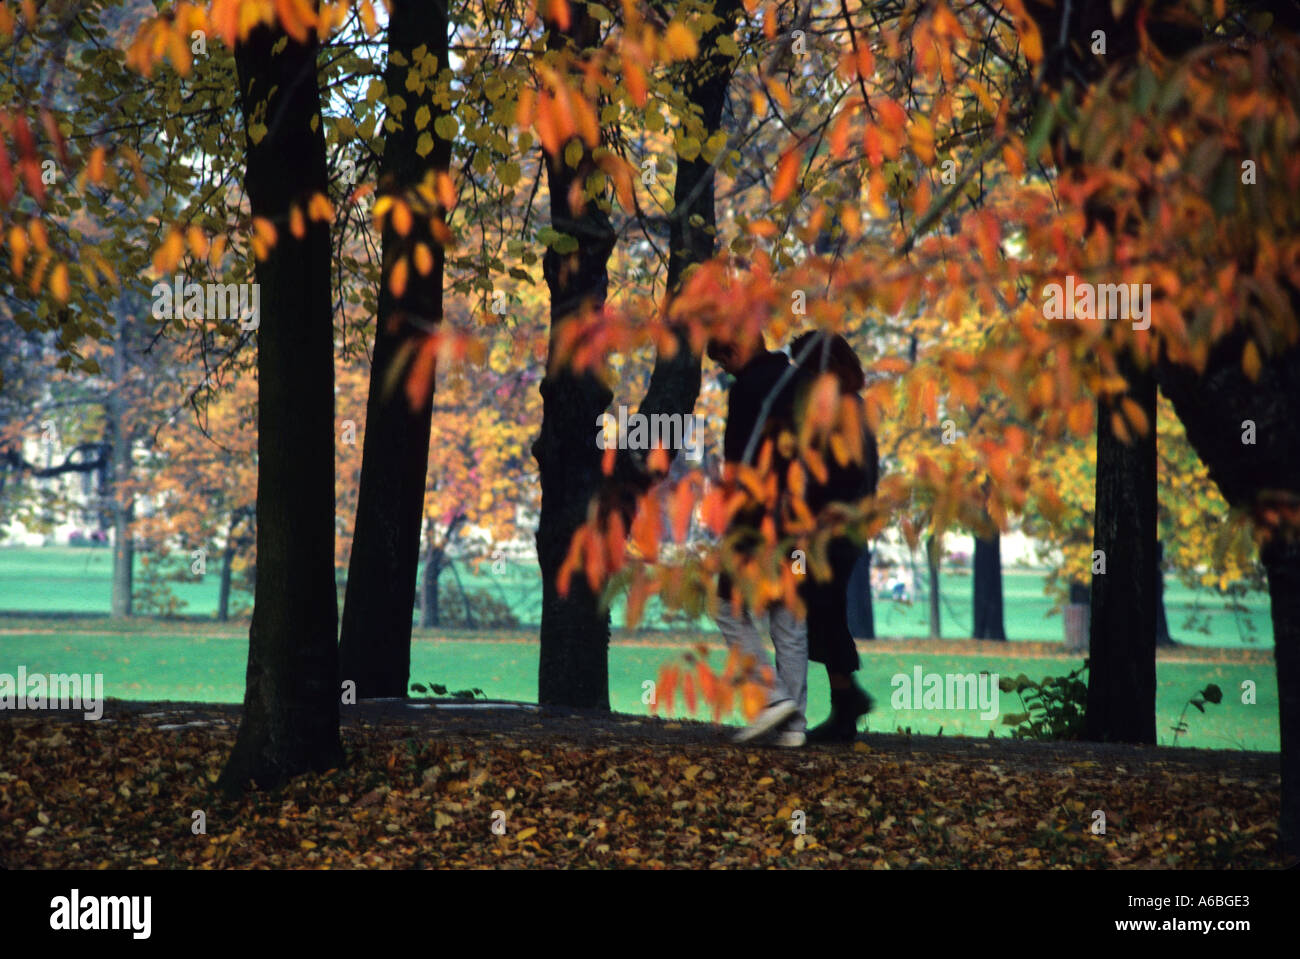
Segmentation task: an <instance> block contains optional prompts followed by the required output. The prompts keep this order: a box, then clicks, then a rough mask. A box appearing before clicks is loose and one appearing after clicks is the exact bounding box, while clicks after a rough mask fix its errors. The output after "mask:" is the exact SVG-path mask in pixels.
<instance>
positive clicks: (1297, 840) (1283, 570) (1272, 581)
mask: <svg viewBox="0 0 1300 959" xmlns="http://www.w3.org/2000/svg"><path fill="white" fill-rule="evenodd" d="M1260 558H1261V559H1262V560H1263V563H1264V569H1265V570H1267V571H1268V595H1269V599H1270V601H1271V604H1272V613H1273V644H1274V646H1273V649H1274V653H1273V655H1274V660H1275V662H1276V664H1277V694H1278V696H1277V698H1278V727H1279V731H1280V733H1281V749H1282V815H1281V819H1280V821H1279V822H1278V832H1279V833H1280V835H1281V838H1282V850H1283V853H1284V854H1285V855H1286V856H1287V857H1288V858H1289V860H1290V861H1291V862H1295V861H1296V860H1297V859H1298V858H1300V802H1297V801H1296V797H1297V796H1300V542H1298V541H1297V540H1295V539H1290V540H1287V539H1283V538H1282V537H1280V536H1279V537H1277V538H1275V539H1274V540H1273V541H1272V542H1270V543H1268V544H1267V545H1265V547H1264V548H1263V549H1262V550H1261V551H1260ZM1231 692H1232V691H1231V690H1229V695H1231Z"/></svg>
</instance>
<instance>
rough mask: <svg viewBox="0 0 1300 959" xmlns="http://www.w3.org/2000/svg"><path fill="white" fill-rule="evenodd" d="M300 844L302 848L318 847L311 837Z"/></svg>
mask: <svg viewBox="0 0 1300 959" xmlns="http://www.w3.org/2000/svg"><path fill="white" fill-rule="evenodd" d="M300 845H301V848H303V849H315V848H316V844H315V843H314V842H312V841H311V840H310V839H304V840H303V841H302V843H301V844H300Z"/></svg>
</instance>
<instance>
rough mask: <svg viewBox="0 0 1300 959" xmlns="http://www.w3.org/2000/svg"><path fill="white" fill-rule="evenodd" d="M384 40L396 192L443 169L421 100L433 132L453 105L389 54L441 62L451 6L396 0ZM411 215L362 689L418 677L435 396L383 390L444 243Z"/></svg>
mask: <svg viewBox="0 0 1300 959" xmlns="http://www.w3.org/2000/svg"><path fill="white" fill-rule="evenodd" d="M388 44H389V51H390V59H389V63H388V67H387V69H386V71H385V74H384V77H385V81H386V83H387V85H388V89H389V90H390V91H392V92H396V91H399V90H400V91H405V92H404V94H403V95H404V96H405V97H406V98H407V106H406V110H405V112H404V113H403V115H402V117H401V118H400V123H401V126H400V127H398V129H396V130H394V131H392V132H391V133H389V134H388V136H387V138H386V141H385V145H384V154H383V160H382V164H381V168H380V189H381V192H383V193H393V194H397V195H401V194H402V193H404V192H405V191H406V190H407V189H408V188H412V187H415V186H417V185H418V184H419V183H420V182H421V181H422V180H423V179H424V177H425V175H426V173H427V172H428V171H429V170H431V169H436V170H445V169H446V168H447V165H448V162H449V160H450V156H451V144H450V143H449V142H448V141H446V140H444V139H442V138H441V137H437V136H435V139H434V148H433V150H432V151H431V152H430V153H429V155H428V157H427V158H424V157H421V156H420V155H419V154H418V153H417V152H416V142H417V140H418V139H419V137H420V135H421V134H422V133H423V132H425V131H422V130H420V129H419V128H417V126H416V124H415V121H414V117H415V112H416V110H418V109H419V108H420V106H421V105H422V104H423V105H427V106H428V107H429V109H430V111H431V112H432V114H433V121H434V122H431V123H430V124H429V127H428V129H429V130H433V129H434V127H435V126H436V121H437V119H438V118H439V117H440V116H441V115H442V114H445V113H446V112H447V111H446V108H445V107H441V106H439V105H438V104H437V103H435V102H434V100H433V99H432V96H431V94H432V92H433V87H432V86H430V87H429V88H428V94H429V95H428V96H426V97H425V98H424V100H422V99H420V98H418V97H416V95H415V94H413V93H411V92H410V91H409V90H407V89H406V75H407V71H408V69H415V68H416V67H414V66H411V67H407V66H400V65H398V64H396V63H394V62H393V60H392V57H391V54H392V53H398V52H400V53H401V54H402V55H403V57H404V58H405V60H406V62H407V64H411V65H414V64H415V63H416V58H415V54H414V50H415V48H417V47H420V46H427V47H428V48H429V52H430V53H431V54H432V55H433V56H434V57H435V58H436V59H437V62H438V66H439V69H443V68H445V67H446V65H447V62H448V58H447V13H446V6H445V5H444V4H439V3H430V2H425V0H403V2H401V3H397V4H394V6H393V8H392V14H391V16H390V18H389V24H388ZM415 220H416V226H415V227H414V228H413V229H412V230H411V231H410V233H409V234H408V235H407V236H405V237H402V236H399V235H398V234H397V233H396V231H394V230H393V229H392V228H391V227H389V228H388V229H385V231H384V239H383V243H384V257H383V259H384V266H385V268H384V271H383V277H385V278H386V277H387V276H388V271H389V268H390V267H391V265H392V264H393V263H394V262H396V261H397V259H399V258H401V257H408V258H409V256H410V254H411V251H412V250H413V249H414V245H415V243H416V242H423V243H425V244H426V245H428V246H429V247H430V248H431V249H432V251H433V269H432V270H430V271H429V274H428V275H427V276H421V275H420V273H419V271H417V270H414V269H412V270H410V271H409V277H410V279H409V280H408V282H407V287H406V290H405V292H404V294H403V296H402V297H401V298H400V299H399V298H397V297H394V296H393V294H392V292H391V291H390V290H389V289H388V284H387V282H386V281H385V282H381V283H380V290H379V312H378V317H377V320H376V327H375V349H374V359H373V362H372V365H371V375H370V393H369V396H368V398H367V401H366V433H365V439H364V441H363V447H362V453H361V484H360V489H359V490H358V494H357V518H356V529H355V534H354V536H353V540H352V555H351V558H350V560H349V563H348V583H347V592H346V594H345V599H344V603H343V630H342V640H341V642H340V646H339V667H340V676H341V678H342V679H344V680H349V679H350V680H353V681H355V682H356V684H357V697H358V698H369V697H383V696H405V695H406V690H407V686H408V684H409V682H410V674H411V622H412V619H413V613H414V611H415V581H416V573H417V567H418V565H419V559H420V526H421V514H422V512H423V509H424V487H425V477H426V474H427V473H428V463H429V426H430V423H431V420H432V410H433V401H432V395H430V396H429V397H428V398H427V399H426V400H425V401H424V402H423V403H422V404H421V405H420V406H419V408H417V409H412V408H411V405H410V402H409V400H408V399H407V394H406V391H405V390H403V389H392V390H390V391H388V392H387V393H385V388H384V386H385V381H386V380H387V379H388V376H387V374H388V370H389V368H390V366H391V365H392V364H393V363H394V362H399V361H400V359H401V357H402V356H403V355H404V354H403V352H402V348H403V346H408V347H409V346H410V345H411V344H412V342H413V341H415V342H418V341H420V340H422V339H423V337H424V336H425V334H426V333H427V332H428V331H429V330H430V329H431V327H432V326H433V325H434V324H437V323H439V322H440V321H441V320H442V281H443V263H444V254H443V249H442V246H441V245H440V244H438V243H437V242H436V241H434V239H433V237H432V235H431V234H430V232H429V229H428V217H427V215H418V214H417V216H416V217H415Z"/></svg>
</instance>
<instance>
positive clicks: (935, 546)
mask: <svg viewBox="0 0 1300 959" xmlns="http://www.w3.org/2000/svg"><path fill="white" fill-rule="evenodd" d="M940 549H941V547H940V545H939V540H938V538H937V537H935V536H929V537H927V538H926V540H925V565H926V569H927V570H928V571H929V574H930V597H929V599H930V638H931V639H942V638H943V628H942V626H943V624H942V621H941V619H940V615H939V554H940Z"/></svg>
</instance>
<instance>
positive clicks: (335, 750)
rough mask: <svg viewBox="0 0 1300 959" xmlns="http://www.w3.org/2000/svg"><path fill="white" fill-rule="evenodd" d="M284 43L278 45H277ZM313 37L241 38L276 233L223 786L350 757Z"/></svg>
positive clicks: (258, 183)
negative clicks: (248, 596)
mask: <svg viewBox="0 0 1300 959" xmlns="http://www.w3.org/2000/svg"><path fill="white" fill-rule="evenodd" d="M277 44H284V46H283V47H282V49H280V51H279V52H278V53H275V52H273V48H274V47H276V46H277ZM316 53H317V44H316V42H315V40H314V35H313V39H311V40H309V42H308V43H306V44H300V43H296V42H294V41H293V40H292V39H288V38H286V37H285V36H284V34H282V33H281V32H280V31H278V30H271V29H269V28H267V27H263V26H259V27H257V28H256V29H254V30H253V32H252V33H251V34H250V35H249V37H248V39H247V40H246V41H245V42H243V43H239V44H238V45H237V46H236V47H235V65H236V68H237V71H238V77H239V91H240V105H241V108H242V111H243V118H244V129H245V130H248V129H250V128H251V127H252V126H253V122H254V117H255V116H259V117H260V115H259V114H258V113H256V112H255V111H257V110H258V106H259V104H262V103H265V114H264V121H263V122H265V124H266V134H265V136H263V137H262V139H261V141H260V142H258V143H256V144H255V143H253V142H252V140H251V139H249V140H248V141H247V147H246V149H247V171H246V175H245V188H246V191H247V194H248V198H249V205H250V208H251V210H252V213H253V215H254V216H261V217H266V218H267V219H268V220H270V221H271V222H272V223H274V224H276V225H277V227H278V230H279V240H278V242H277V243H276V245H275V246H274V248H273V249H272V250H271V252H270V255H269V256H268V257H267V258H266V259H265V260H262V261H260V262H258V264H257V282H258V283H260V284H261V291H260V292H261V316H260V325H259V327H258V333H257V341H258V349H257V389H258V404H257V454H258V456H257V458H258V473H257V587H256V601H255V606H254V608H253V623H252V627H251V628H250V630H249V643H248V676H247V683H246V686H245V692H244V711H243V719H242V721H241V723H240V725H239V732H238V735H237V737H236V740H235V747H234V750H233V751H232V752H231V755H230V758H229V760H228V761H227V763H226V767H225V769H224V770H223V771H222V773H221V778H220V779H219V780H218V785H219V786H220V788H221V789H222V790H223V791H224V792H226V793H227V794H231V793H236V792H238V791H240V790H242V789H244V788H246V787H247V786H248V785H249V783H250V781H252V782H255V783H256V785H257V786H259V787H261V788H263V789H271V788H275V787H277V786H279V785H281V784H282V783H284V782H285V781H286V780H287V779H289V778H291V777H293V776H296V775H299V774H301V773H304V772H308V771H312V770H315V771H324V770H326V769H331V768H335V767H338V766H340V765H342V763H343V758H344V757H343V748H342V744H341V742H340V740H339V698H340V696H339V686H338V675H339V671H338V606H337V600H336V594H335V584H334V355H333V351H334V337H333V329H334V327H333V308H332V300H331V296H330V235H329V228H328V226H326V225H325V224H323V223H320V222H319V221H309V225H308V227H307V233H306V235H305V236H304V237H303V238H302V239H301V240H297V239H295V238H294V237H293V236H292V234H291V233H290V231H289V229H288V216H289V209H290V204H291V203H296V204H301V205H303V206H305V205H306V203H307V201H308V198H309V197H310V196H311V195H312V194H313V193H316V192H319V193H324V192H325V190H326V188H327V186H328V182H327V173H326V166H325V137H324V131H323V129H322V128H321V123H320V93H319V87H318V84H317V74H316Z"/></svg>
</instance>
